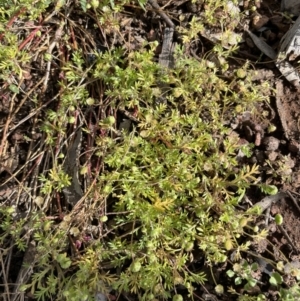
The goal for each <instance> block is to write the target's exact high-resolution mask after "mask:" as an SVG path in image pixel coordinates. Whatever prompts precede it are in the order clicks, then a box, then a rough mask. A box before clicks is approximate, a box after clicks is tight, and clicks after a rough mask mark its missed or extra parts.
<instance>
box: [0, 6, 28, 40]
mask: <svg viewBox="0 0 300 301" xmlns="http://www.w3.org/2000/svg"><path fill="white" fill-rule="evenodd" d="M25 10H26V8H25V7H23V8H22V9H20V10H19V11H18V12H17V13H16V14H15V15H14V16H13V17H12V18H11V19H10V20H9V22H8V23H7V25H6V30H8V29H9V28H10V27H11V26H12V24H13V23H14V22H15V20H16V19H17V18H18V16H19V15H20V14H21V13H23V12H24V11H25ZM4 34H5V33H2V34H1V35H0V41H1V40H2V39H3V37H4Z"/></svg>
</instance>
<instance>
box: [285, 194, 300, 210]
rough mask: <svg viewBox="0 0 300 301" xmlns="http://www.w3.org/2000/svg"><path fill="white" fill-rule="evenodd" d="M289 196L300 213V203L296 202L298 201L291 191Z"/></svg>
mask: <svg viewBox="0 0 300 301" xmlns="http://www.w3.org/2000/svg"><path fill="white" fill-rule="evenodd" d="M287 194H288V195H289V197H290V198H291V199H292V201H293V203H294V205H295V206H296V208H297V209H298V211H299V212H300V207H299V205H298V202H297V201H296V199H295V198H294V197H293V195H292V194H291V192H290V191H287Z"/></svg>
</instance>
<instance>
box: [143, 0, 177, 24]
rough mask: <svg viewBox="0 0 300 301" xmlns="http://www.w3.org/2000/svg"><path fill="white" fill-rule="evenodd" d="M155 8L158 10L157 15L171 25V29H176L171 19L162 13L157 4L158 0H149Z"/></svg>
mask: <svg viewBox="0 0 300 301" xmlns="http://www.w3.org/2000/svg"><path fill="white" fill-rule="evenodd" d="M148 2H149V3H150V4H151V5H152V7H153V8H155V9H156V10H157V13H158V14H159V15H160V16H161V17H162V18H163V19H164V20H165V21H166V23H167V24H168V25H169V27H171V28H175V25H174V23H173V22H172V21H171V19H170V18H169V17H168V16H167V15H166V14H165V13H164V12H163V11H162V9H161V8H160V6H159V5H158V4H157V2H156V0H149V1H148Z"/></svg>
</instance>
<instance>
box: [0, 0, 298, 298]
mask: <svg viewBox="0 0 300 301" xmlns="http://www.w3.org/2000/svg"><path fill="white" fill-rule="evenodd" d="M206 2H207V3H206V5H207V10H206V12H207V14H206V15H205V18H204V21H201V20H197V22H196V21H195V19H192V21H191V22H190V27H189V28H190V29H191V30H190V31H187V30H186V29H183V28H179V29H178V30H179V32H181V33H182V34H183V37H184V39H183V41H184V42H185V43H186V44H183V45H177V46H176V49H175V66H174V68H173V69H168V70H163V72H162V70H161V69H162V67H161V66H160V65H159V64H158V63H157V62H156V59H155V50H156V48H157V46H158V45H157V43H156V42H148V43H144V45H143V46H142V47H141V48H140V49H139V50H136V51H128V50H127V49H126V48H124V47H114V48H113V49H108V50H107V51H104V52H98V51H96V50H95V49H94V51H93V53H92V54H93V56H92V57H93V60H92V62H91V63H87V54H88V53H86V52H85V48H84V47H83V48H81V49H77V50H74V51H71V52H70V60H69V61H67V62H60V63H61V66H60V70H61V71H62V72H63V74H64V79H63V80H58V86H59V96H58V97H57V99H56V101H57V106H56V107H55V109H54V108H53V107H48V108H47V109H46V110H45V113H44V115H43V118H42V120H41V124H40V128H41V130H42V132H43V133H44V135H45V143H46V146H47V149H48V150H49V152H50V153H51V154H52V155H53V164H52V165H51V166H49V168H48V169H47V170H45V172H44V173H43V174H39V175H38V178H39V184H40V187H41V188H40V191H39V194H40V195H39V197H41V198H42V200H46V199H50V205H48V206H44V203H43V201H41V203H39V202H37V201H36V202H35V203H34V205H33V206H34V208H33V209H32V210H31V212H30V214H29V215H28V216H27V217H26V218H25V219H19V220H18V222H17V223H16V221H15V219H14V218H13V216H14V212H16V208H15V207H12V206H2V207H1V208H0V212H1V216H2V222H1V225H0V226H1V229H2V232H1V237H0V243H4V242H5V241H6V240H8V239H11V240H13V241H14V243H15V244H16V246H17V247H18V248H19V249H20V250H22V251H25V250H26V248H27V245H26V242H27V239H28V234H29V235H30V236H31V237H32V240H33V241H34V243H35V256H34V260H33V262H31V264H32V265H31V268H32V270H33V273H32V275H31V277H30V279H28V281H27V282H26V283H22V286H21V287H20V290H21V291H26V292H31V294H32V296H34V297H35V298H36V299H37V300H52V299H53V298H54V299H55V300H71V301H82V300H92V299H93V298H94V296H95V293H96V292H102V293H106V294H108V293H109V292H110V291H111V290H112V289H113V290H115V291H116V292H124V293H128V294H133V295H135V296H137V298H138V300H167V299H170V298H173V300H174V301H175V300H183V297H182V296H181V290H182V289H183V288H184V289H185V290H186V291H187V292H188V294H189V296H190V297H191V298H193V297H192V296H193V292H194V290H195V289H196V288H197V286H199V285H203V284H204V283H205V282H206V281H208V276H209V275H207V272H205V270H204V269H200V270H197V269H195V263H196V262H202V266H203V267H204V266H208V267H213V266H216V265H218V264H222V263H225V262H226V261H228V259H229V258H228V254H229V251H233V250H234V251H235V254H236V255H235V256H236V258H237V259H241V258H242V256H243V254H246V253H247V251H248V250H249V247H250V245H251V241H252V239H253V238H255V239H264V238H265V237H266V232H265V231H264V230H263V231H261V232H255V231H253V229H252V228H251V227H252V226H251V222H253V221H254V220H255V218H256V217H257V216H258V215H260V214H261V212H260V211H259V210H258V209H257V208H255V207H254V208H250V209H249V210H248V211H242V210H238V209H237V205H238V204H239V203H240V202H241V200H242V199H243V197H244V196H245V193H246V191H247V189H248V188H249V187H251V186H253V185H254V186H256V187H257V188H260V189H261V191H263V192H273V193H274V189H275V188H274V187H272V186H268V185H263V184H258V183H257V177H258V175H259V171H258V166H256V165H252V166H248V165H244V164H241V163H240V162H239V161H238V160H237V153H238V152H239V151H240V150H242V151H243V153H244V154H245V155H246V156H250V155H251V152H252V145H251V144H249V145H246V146H245V145H241V144H240V143H239V139H238V138H237V137H236V136H235V135H232V134H231V132H232V130H231V129H230V127H228V123H229V118H233V117H235V116H237V114H239V113H241V112H244V111H255V106H256V104H257V103H258V102H263V101H267V99H266V97H265V93H264V90H265V89H267V88H269V87H268V85H267V83H266V84H264V85H255V84H254V83H253V81H252V78H251V76H250V74H251V73H250V72H249V70H250V68H251V67H250V66H249V64H248V63H245V65H244V66H242V67H238V68H236V70H232V74H233V75H234V76H232V77H230V78H229V77H228V76H227V75H226V74H227V73H226V72H227V70H228V68H229V63H228V62H229V59H230V56H232V55H234V51H235V50H236V48H235V47H232V48H230V49H227V50H224V49H223V48H222V47H221V46H220V45H216V46H215V47H214V48H213V49H212V50H211V52H210V53H209V54H207V55H206V57H205V58H204V59H203V60H200V61H199V60H197V59H196V58H193V57H190V56H188V55H187V54H186V51H185V50H186V47H187V46H188V43H190V42H191V41H192V40H193V39H195V37H197V35H198V34H199V32H201V30H202V29H203V28H204V27H205V26H206V25H207V24H212V25H214V26H216V25H217V23H216V22H217V19H215V18H214V14H213V12H214V11H216V10H218V9H220V8H222V9H224V8H226V7H227V6H226V5H225V4H224V3H225V2H224V1H217V2H216V1H206ZM233 2H234V1H233ZM0 3H1V1H0ZM71 5H74V7H75V8H76V10H77V11H78V14H85V13H88V14H90V15H92V16H93V17H94V18H96V19H97V20H98V21H99V23H100V25H101V26H103V28H108V27H109V26H116V27H118V24H117V21H116V19H115V18H114V16H115V14H116V13H118V12H121V11H122V10H124V9H125V7H126V6H129V5H134V6H142V8H143V9H145V5H146V2H145V1H135V2H134V1H133V2H130V1H127V0H126V1H125V0H124V1H112V0H111V1H101V2H99V1H93V0H92V1H85V0H83V1H82V0H81V1H58V2H53V1H35V2H34V5H33V4H32V1H12V2H11V3H9V1H4V2H2V3H1V5H0V7H2V8H1V9H0V13H1V14H0V15H1V22H0V24H1V27H0V35H1V45H0V60H1V64H0V70H1V83H2V85H6V84H7V85H8V87H9V88H10V90H11V91H12V92H13V93H15V94H18V93H19V92H20V91H19V87H18V80H19V79H22V76H23V74H24V73H23V72H24V70H23V68H24V66H25V65H26V64H28V63H29V62H30V60H31V57H32V56H33V53H31V52H29V51H27V50H26V47H25V48H24V49H23V50H21V51H20V47H19V46H20V44H21V43H22V41H23V40H22V38H21V37H20V35H18V33H16V32H15V31H13V30H7V28H8V27H7V26H8V24H9V21H10V20H11V19H12V18H13V16H16V15H17V16H18V17H19V18H20V19H21V20H22V19H24V20H36V19H37V18H38V16H40V15H41V14H44V15H46V16H49V15H51V14H53V15H54V14H55V15H62V16H64V12H65V11H64V7H68V8H70V7H71ZM8 7H10V9H7V8H8ZM227 17H228V18H230V17H232V18H233V20H235V22H237V18H238V16H237V15H236V14H231V13H230V11H228V12H227ZM66 20H68V18H66ZM226 20H227V21H228V19H226ZM229 21H230V20H229ZM229 21H228V22H227V23H228V24H230V22H229ZM227 23H226V24H227ZM223 25H224V24H223ZM224 30H232V28H230V27H229V28H227V29H226V28H224ZM36 34H37V35H38V34H39V33H38V32H37V33H36ZM63 41H65V43H66V47H68V43H67V38H66V39H64V37H63ZM89 54H91V53H89ZM45 55H49V53H48V54H47V53H46V54H45ZM212 55H213V56H214V57H217V58H218V62H219V63H218V64H217V63H216V62H212V61H210V60H209V59H208V58H209V57H211V56H212ZM51 59H53V60H55V59H56V58H55V56H54V55H52V56H51V55H50V57H48V60H51ZM46 61H47V58H46ZM162 83H163V84H166V85H168V86H169V87H170V88H169V91H168V93H167V94H166V95H164V98H165V102H160V101H158V99H159V98H160V97H161V96H162V95H161V94H162V90H161V84H162ZM100 84H101V85H102V87H104V89H103V94H102V98H101V97H95V95H92V92H91V91H92V90H93V89H96V88H95V87H97V85H100ZM16 87H18V89H17V90H16V89H15V88H16ZM31 101H32V102H33V103H34V104H35V105H37V106H38V105H39V97H38V95H36V98H35V97H32V100H31ZM99 107H103V111H106V112H112V113H111V114H109V113H108V114H106V115H105V116H104V117H103V118H99V120H97V126H98V127H99V128H100V130H101V134H99V135H97V137H96V139H95V143H94V145H93V146H92V150H91V151H92V153H93V158H94V159H95V160H98V161H97V162H100V165H101V168H99V169H98V170H97V169H96V171H95V172H94V173H93V181H92V183H90V185H89V186H87V187H86V189H85V192H86V193H85V195H84V197H83V198H82V200H81V201H80V204H77V205H76V206H75V207H74V208H72V209H70V210H68V209H65V211H64V212H63V217H62V218H61V220H59V221H57V219H51V218H50V215H51V214H50V212H51V213H52V214H53V212H54V211H55V208H56V207H55V206H54V205H53V204H52V203H51V202H52V201H53V200H54V199H55V196H56V195H57V193H58V194H59V193H61V192H62V189H63V188H64V187H67V186H69V185H70V183H71V178H70V176H69V175H67V174H66V173H65V172H64V170H63V157H64V153H63V148H62V147H61V148H57V143H58V142H59V137H64V138H66V137H67V135H68V129H70V128H72V127H73V126H74V124H76V122H78V120H77V119H76V118H74V112H75V111H78V112H83V111H84V110H95V109H96V108H99ZM118 110H121V111H128V112H134V113H135V119H134V120H133V121H132V123H131V126H130V127H129V129H119V128H118V121H117V118H116V114H113V112H117V111H118ZM82 128H83V132H84V137H85V138H86V137H89V135H92V131H91V129H89V128H88V127H87V126H86V125H83V126H82ZM57 149H59V150H58V151H57ZM54 154H55V155H54ZM87 173H88V171H87V166H82V168H81V177H84V176H85V175H86V174H87ZM53 203H54V202H53ZM66 207H67V206H66ZM95 225H96V226H95ZM25 226H26V227H25ZM25 228H26V229H27V230H26V231H25V232H26V233H27V234H26V235H24V229H25ZM95 228H96V229H97V231H94V232H93V229H94V230H95ZM246 234H247V235H246ZM1 252H2V251H1ZM1 254H2V255H1V256H2V258H3V256H4V253H3V252H2V253H1ZM28 264H30V263H28ZM246 265H247V266H248V264H246ZM249 266H250V264H249ZM231 272H232V273H231V275H230V277H233V276H235V280H236V281H240V280H241V279H242V278H240V277H238V276H237V275H235V274H234V272H233V271H231ZM229 273H230V271H229ZM247 275H248V274H247ZM248 276H249V275H248ZM246 278H247V277H246ZM237 279H238V280H237ZM249 279H250V280H253V281H255V280H254V279H253V278H251V277H250V276H249V277H248V278H247V281H248V282H247V284H249V281H250V280H249ZM255 283H256V282H255ZM237 284H239V283H237ZM251 284H252V283H250V284H249V285H251ZM214 285H215V286H216V287H217V285H218V283H217V282H215V283H214ZM218 288H220V287H218ZM218 291H219V292H220V290H218ZM297 293H298V292H297ZM281 294H282V296H288V297H282V300H296V299H293V296H294V295H292V293H291V292H287V291H286V290H284V289H282V291H281ZM290 296H292V297H290ZM251 298H252V299H251ZM255 298H256V299H255ZM259 298H262V297H261V296H258V297H254V299H253V297H249V298H248V299H247V296H240V299H239V300H264V299H259ZM289 298H290V299H289Z"/></svg>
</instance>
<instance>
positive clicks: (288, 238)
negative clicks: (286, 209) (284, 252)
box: [277, 225, 298, 253]
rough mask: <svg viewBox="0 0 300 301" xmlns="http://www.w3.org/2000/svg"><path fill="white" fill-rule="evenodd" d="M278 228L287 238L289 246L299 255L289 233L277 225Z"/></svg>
mask: <svg viewBox="0 0 300 301" xmlns="http://www.w3.org/2000/svg"><path fill="white" fill-rule="evenodd" d="M277 226H278V228H279V230H280V231H281V233H282V234H283V235H284V236H285V238H286V239H287V241H288V242H289V244H290V245H291V247H292V248H293V250H294V251H296V252H297V253H298V250H297V248H296V247H295V245H294V244H293V242H292V240H291V238H290V236H289V235H288V234H287V232H286V231H285V229H284V228H283V227H282V226H281V225H277Z"/></svg>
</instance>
